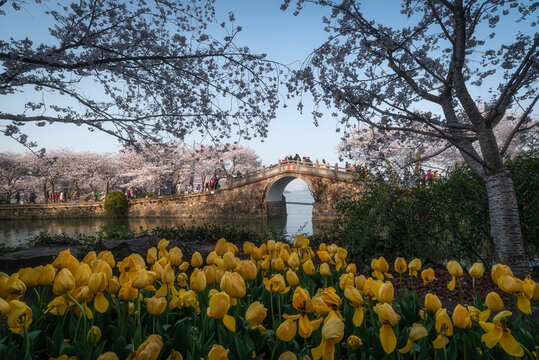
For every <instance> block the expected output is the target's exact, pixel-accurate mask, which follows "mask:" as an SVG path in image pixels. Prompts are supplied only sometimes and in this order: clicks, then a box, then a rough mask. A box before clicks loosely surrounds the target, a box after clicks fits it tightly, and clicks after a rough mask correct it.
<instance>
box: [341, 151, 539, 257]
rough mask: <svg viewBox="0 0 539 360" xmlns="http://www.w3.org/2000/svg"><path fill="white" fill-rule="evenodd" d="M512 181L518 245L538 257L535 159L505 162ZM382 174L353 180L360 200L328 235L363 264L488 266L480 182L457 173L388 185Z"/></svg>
mask: <svg viewBox="0 0 539 360" xmlns="http://www.w3.org/2000/svg"><path fill="white" fill-rule="evenodd" d="M507 166H508V168H509V170H510V171H511V173H512V174H513V178H514V185H515V190H516V194H517V201H518V206H519V212H520V219H521V224H522V233H523V239H524V245H525V247H526V251H527V255H528V257H529V259H530V260H532V261H533V260H534V259H537V258H538V257H539V244H538V241H539V202H538V201H537V194H538V193H539V158H537V157H533V156H529V155H522V156H519V157H516V158H515V159H513V160H508V161H507ZM387 179H388V175H387V174H377V175H369V176H365V177H363V178H362V179H360V180H359V184H358V185H359V186H362V187H363V190H364V192H363V195H362V197H361V198H360V199H359V200H353V201H343V202H342V203H341V204H340V205H339V211H338V219H337V221H336V222H335V225H334V228H333V229H332V230H331V231H332V232H333V233H335V234H337V238H338V239H339V240H340V242H342V243H344V244H345V245H348V247H349V248H350V249H353V252H354V253H355V254H353V255H355V256H356V257H360V258H362V259H363V260H364V261H365V262H366V263H367V264H368V263H369V262H370V259H371V258H373V257H378V256H380V255H382V254H383V255H384V256H388V257H390V258H391V257H394V256H404V257H407V258H411V257H416V256H417V257H421V258H422V259H423V260H426V261H427V262H430V263H438V264H441V263H444V262H445V261H446V260H447V259H450V258H454V259H459V260H464V261H466V260H468V261H477V259H480V260H481V261H482V262H484V263H485V264H486V265H490V263H491V255H492V254H491V250H492V243H491V238H490V224H489V212H488V198H487V193H486V187H485V184H484V182H483V180H482V179H481V178H480V177H479V176H477V175H475V174H474V173H473V172H472V171H471V170H470V169H468V168H466V167H462V168H459V169H456V170H454V171H453V172H451V173H450V174H449V175H448V176H447V177H442V178H439V179H438V180H437V181H435V182H433V183H432V185H430V186H421V185H417V186H406V185H404V184H400V185H397V186H395V185H393V184H390V183H389V181H388V180H387Z"/></svg>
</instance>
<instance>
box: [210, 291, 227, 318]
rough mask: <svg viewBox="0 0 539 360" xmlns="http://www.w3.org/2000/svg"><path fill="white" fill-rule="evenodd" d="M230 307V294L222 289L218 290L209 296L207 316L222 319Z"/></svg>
mask: <svg viewBox="0 0 539 360" xmlns="http://www.w3.org/2000/svg"><path fill="white" fill-rule="evenodd" d="M228 309H230V296H228V294H227V293H225V292H224V291H221V292H218V293H216V294H214V295H212V296H211V297H210V302H209V305H208V310H207V312H208V316H209V317H211V318H214V319H222V318H223V317H224V316H225V315H226V312H227V311H228Z"/></svg>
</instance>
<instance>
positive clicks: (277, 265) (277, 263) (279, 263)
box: [271, 258, 284, 271]
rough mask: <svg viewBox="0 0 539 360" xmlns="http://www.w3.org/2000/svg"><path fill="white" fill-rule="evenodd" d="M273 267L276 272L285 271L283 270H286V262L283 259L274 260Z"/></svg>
mask: <svg viewBox="0 0 539 360" xmlns="http://www.w3.org/2000/svg"><path fill="white" fill-rule="evenodd" d="M271 267H272V268H273V270H275V271H283V270H284V262H283V259H281V258H277V259H273V260H272V261H271Z"/></svg>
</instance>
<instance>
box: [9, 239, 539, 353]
mask: <svg viewBox="0 0 539 360" xmlns="http://www.w3.org/2000/svg"><path fill="white" fill-rule="evenodd" d="M290 245H291V244H290ZM290 245H289V244H288V243H283V242H275V241H273V240H270V241H267V242H265V243H263V244H261V245H260V246H256V245H255V244H253V243H251V242H248V241H247V242H245V243H244V244H243V246H242V250H243V252H242V251H240V250H239V249H238V247H237V246H236V245H234V244H232V243H230V242H227V241H226V240H225V239H220V240H219V241H217V243H216V244H215V250H214V251H212V252H211V253H210V254H208V257H207V258H206V266H204V260H203V258H202V256H201V254H200V253H198V252H196V253H194V254H193V255H192V257H191V259H186V258H184V256H183V253H182V251H181V249H180V248H178V247H173V246H172V244H171V243H170V242H169V241H167V240H166V239H162V240H161V241H159V243H158V244H157V246H156V247H153V248H150V249H148V252H147V254H146V257H145V259H144V258H143V257H142V256H140V255H139V254H130V255H128V256H127V257H126V258H124V259H115V258H114V256H113V255H112V254H111V253H110V252H108V251H103V252H100V253H96V252H91V253H88V254H87V255H86V256H85V257H84V259H82V260H81V261H79V260H78V259H76V258H75V257H74V256H73V255H72V254H71V252H70V250H69V249H67V250H65V251H62V252H61V253H60V254H58V256H57V258H56V259H55V260H54V261H53V262H52V264H47V265H45V266H40V267H36V268H24V269H20V270H19V271H18V272H17V273H14V274H12V275H11V276H9V275H6V274H0V305H1V307H0V309H1V313H0V356H1V357H2V359H6V360H10V359H22V358H49V357H51V358H61V357H62V356H63V357H62V358H68V357H70V356H76V357H77V358H78V359H88V360H96V359H97V358H98V357H99V356H100V355H102V354H105V353H107V355H103V357H104V358H111V359H113V358H120V359H125V358H129V359H139V358H151V359H159V360H164V359H169V358H172V359H177V358H184V359H200V358H206V357H208V358H209V360H215V359H231V360H233V359H234V360H235V359H247V358H256V357H264V358H266V359H271V360H274V359H277V358H280V359H283V358H284V359H298V358H302V357H303V356H306V355H308V356H309V357H312V358H313V359H314V360H319V359H320V358H323V359H326V360H333V359H343V358H347V359H372V358H373V357H374V358H387V359H412V358H413V359H432V358H440V359H457V358H467V359H487V358H495V359H509V358H510V356H518V357H524V358H526V359H533V357H534V355H532V351H536V348H535V346H536V345H537V343H538V342H539V332H538V331H537V330H538V329H539V328H538V326H539V324H538V323H537V322H536V321H535V320H534V315H535V314H533V313H532V307H531V303H532V301H533V302H536V301H537V300H539V291H538V290H539V289H538V286H539V285H538V284H536V283H535V282H534V281H533V280H531V279H530V278H529V277H527V278H526V279H524V280H521V279H517V278H515V277H513V274H512V272H511V270H510V269H509V268H508V267H505V266H503V265H498V266H496V267H494V268H492V271H491V276H490V277H491V278H492V281H493V285H494V286H497V287H498V288H499V289H498V290H496V292H491V293H489V294H487V295H486V297H484V298H483V297H482V296H481V295H480V294H479V293H478V292H476V288H475V282H476V280H483V279H482V278H483V275H484V273H485V271H484V270H485V269H484V267H482V265H481V264H478V263H476V264H474V265H473V266H472V267H471V268H470V269H469V274H470V276H472V277H473V281H472V287H473V293H474V296H473V300H472V302H473V306H472V305H465V304H464V298H463V291H462V289H463V287H465V286H466V283H464V282H463V281H462V277H463V272H464V269H462V267H461V265H460V264H458V263H457V262H455V261H450V262H448V263H447V266H446V267H447V271H448V273H449V276H450V277H451V278H452V280H451V282H449V284H447V287H448V288H449V290H451V291H458V293H459V294H460V302H459V303H458V304H457V305H456V306H455V307H454V309H453V311H452V312H453V313H452V314H450V313H449V311H450V309H448V308H447V307H443V304H442V302H440V299H438V298H437V297H436V296H435V295H433V294H432V293H429V294H427V295H426V296H425V297H424V298H423V296H422V295H419V294H418V293H416V291H415V290H414V286H413V280H414V278H415V277H418V276H419V274H421V275H420V277H421V279H423V281H424V282H425V283H427V284H430V283H432V282H433V281H435V275H436V274H435V272H434V270H433V269H430V268H429V269H422V264H421V261H419V260H418V259H413V260H412V261H410V262H409V263H407V262H406V260H405V259H402V258H400V259H395V263H394V266H393V267H390V265H389V264H388V262H387V261H386V259H385V258H383V257H380V258H378V259H372V261H371V267H372V270H373V272H372V277H371V276H370V274H367V276H365V275H358V274H357V273H356V264H355V263H350V264H348V260H347V257H348V256H347V251H346V249H344V248H339V247H338V246H337V245H335V244H331V245H326V244H321V245H320V246H319V248H318V249H317V251H316V252H315V250H316V249H312V248H311V247H310V245H309V240H308V239H307V238H305V237H304V236H297V237H296V238H295V240H294V243H293V247H292V246H290ZM240 258H241V259H240ZM242 259H243V260H242ZM189 260H190V261H189ZM422 270H423V271H422ZM437 271H439V270H437ZM391 273H393V274H391ZM117 274H119V276H118V275H117ZM437 275H438V276H440V275H441V273H437ZM444 275H445V274H444ZM393 277H395V279H393ZM490 277H489V278H490ZM285 279H286V280H285ZM397 279H398V280H397ZM416 280H418V281H419V279H416ZM486 281H490V279H487V280H486ZM408 282H409V283H410V284H411V288H410V287H408V285H407V283H408ZM467 286H468V287H469V286H470V285H469V283H468V285H467ZM29 289H32V290H34V292H35V294H36V295H37V296H36V298H34V300H33V301H31V302H25V299H26V297H27V294H28V293H29V292H30V291H29ZM51 290H52V291H53V293H54V297H53V298H52V300H51V299H47V296H46V294H48V293H49V292H50V291H51ZM499 294H502V296H503V297H504V298H505V299H507V298H510V299H513V301H514V300H516V299H518V301H517V302H516V306H515V305H514V304H515V303H513V304H512V305H511V306H510V307H511V312H509V311H502V310H504V308H505V303H504V300H503V299H502V297H500V295H499ZM442 300H443V299H442ZM507 305H509V303H507ZM446 306H447V304H446ZM512 312H514V314H515V316H513V317H511V314H512ZM516 315H518V316H516ZM6 318H7V321H6ZM487 334H488V335H487ZM495 335H499V336H495ZM500 338H501V339H500ZM175 351H176V352H179V353H180V354H177V355H174V356H171V355H173V353H174V352H175ZM287 351H288V352H291V353H292V355H291V354H290V353H287V354H286V355H282V354H284V353H286V352H287ZM111 352H113V353H114V355H113V354H111ZM219 354H221V356H218V355H219ZM116 356H117V357H116Z"/></svg>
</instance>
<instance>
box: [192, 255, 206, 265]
mask: <svg viewBox="0 0 539 360" xmlns="http://www.w3.org/2000/svg"><path fill="white" fill-rule="evenodd" d="M203 264H204V260H203V259H202V255H201V254H200V253H199V252H198V251H195V252H194V253H193V256H191V266H192V267H200V266H202V265H203Z"/></svg>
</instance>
